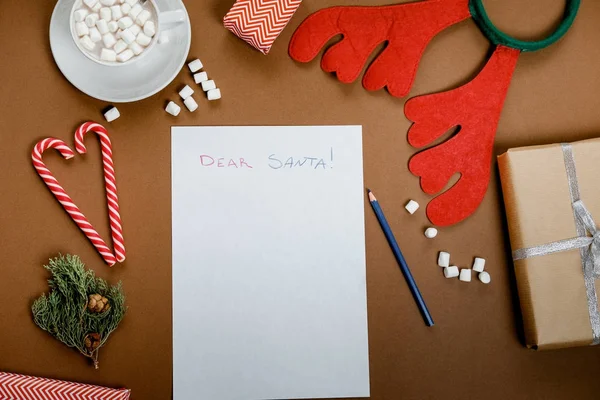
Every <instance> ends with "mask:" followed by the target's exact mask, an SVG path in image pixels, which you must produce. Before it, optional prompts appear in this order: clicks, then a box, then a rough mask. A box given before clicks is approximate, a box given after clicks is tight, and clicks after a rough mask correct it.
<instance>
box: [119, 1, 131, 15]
mask: <svg viewBox="0 0 600 400" xmlns="http://www.w3.org/2000/svg"><path fill="white" fill-rule="evenodd" d="M130 11H131V6H130V5H129V4H127V3H125V4H123V5H122V6H121V13H122V14H123V16H125V15H129V12H130Z"/></svg>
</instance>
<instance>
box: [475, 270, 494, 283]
mask: <svg viewBox="0 0 600 400" xmlns="http://www.w3.org/2000/svg"><path fill="white" fill-rule="evenodd" d="M478 278H479V280H480V281H481V282H483V283H485V284H486V285H487V284H489V283H490V282H491V281H492V277H491V276H490V274H488V273H487V272H485V271H484V272H480V273H479V276H478Z"/></svg>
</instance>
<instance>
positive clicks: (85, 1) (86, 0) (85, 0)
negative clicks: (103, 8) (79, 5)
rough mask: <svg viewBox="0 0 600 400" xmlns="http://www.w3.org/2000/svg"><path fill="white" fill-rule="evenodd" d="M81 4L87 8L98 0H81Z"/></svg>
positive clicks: (91, 6)
mask: <svg viewBox="0 0 600 400" xmlns="http://www.w3.org/2000/svg"><path fill="white" fill-rule="evenodd" d="M83 4H85V5H86V6H88V7H89V8H93V7H94V6H95V5H96V4H98V0H83Z"/></svg>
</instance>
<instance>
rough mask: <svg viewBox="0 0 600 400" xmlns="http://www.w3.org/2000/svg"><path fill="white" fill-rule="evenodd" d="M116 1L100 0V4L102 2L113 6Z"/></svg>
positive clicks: (104, 4)
mask: <svg viewBox="0 0 600 400" xmlns="http://www.w3.org/2000/svg"><path fill="white" fill-rule="evenodd" d="M115 3H116V0H100V4H102V5H103V6H107V7H110V6H114V5H115Z"/></svg>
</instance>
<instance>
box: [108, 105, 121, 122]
mask: <svg viewBox="0 0 600 400" xmlns="http://www.w3.org/2000/svg"><path fill="white" fill-rule="evenodd" d="M120 116H121V113H120V112H119V110H117V107H112V108H111V109H110V110H108V111H107V112H105V113H104V118H106V120H107V121H108V122H113V121H114V120H115V119H117V118H119V117H120Z"/></svg>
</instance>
